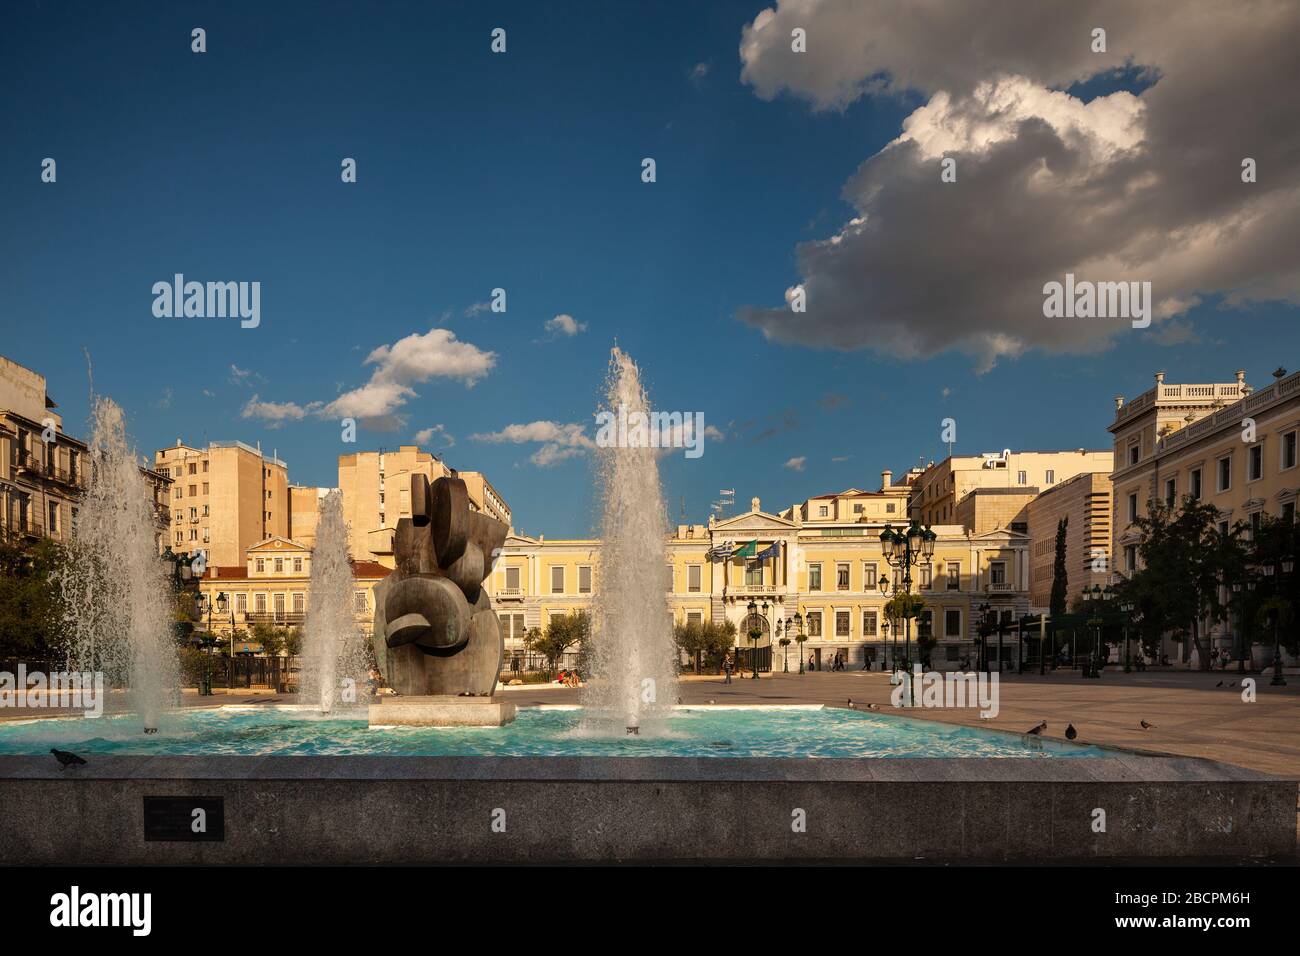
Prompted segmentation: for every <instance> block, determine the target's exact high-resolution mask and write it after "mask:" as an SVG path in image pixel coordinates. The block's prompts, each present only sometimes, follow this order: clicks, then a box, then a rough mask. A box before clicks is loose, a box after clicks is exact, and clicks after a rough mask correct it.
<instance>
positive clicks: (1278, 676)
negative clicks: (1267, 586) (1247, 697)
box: [1263, 558, 1295, 687]
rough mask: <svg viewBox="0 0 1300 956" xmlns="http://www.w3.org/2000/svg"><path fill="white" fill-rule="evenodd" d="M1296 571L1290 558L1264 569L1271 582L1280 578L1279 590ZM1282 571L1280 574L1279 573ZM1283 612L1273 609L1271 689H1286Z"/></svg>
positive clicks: (1270, 563)
mask: <svg viewBox="0 0 1300 956" xmlns="http://www.w3.org/2000/svg"><path fill="white" fill-rule="evenodd" d="M1294 569H1295V562H1294V561H1293V560H1291V559H1290V558H1283V559H1282V560H1281V561H1280V562H1278V563H1277V564H1274V563H1273V562H1269V563H1268V564H1265V565H1264V567H1263V571H1264V576H1265V577H1266V578H1269V579H1270V580H1271V579H1272V578H1273V576H1274V575H1275V574H1276V575H1277V577H1278V590H1279V591H1280V590H1281V589H1282V581H1281V579H1282V578H1289V577H1290V576H1291V572H1292V571H1293V570H1294ZM1279 570H1280V571H1281V573H1280V574H1279V573H1278V571H1279ZM1280 618H1281V610H1280V609H1279V608H1278V607H1274V608H1273V679H1272V680H1271V681H1269V686H1271V687H1285V686H1286V678H1285V677H1283V676H1282V642H1281V631H1280V628H1279V624H1280V623H1281V621H1280Z"/></svg>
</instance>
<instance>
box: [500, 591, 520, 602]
mask: <svg viewBox="0 0 1300 956" xmlns="http://www.w3.org/2000/svg"><path fill="white" fill-rule="evenodd" d="M496 596H497V598H498V599H500V600H503V601H522V600H523V599H524V589H523V588H498V589H497V592H496Z"/></svg>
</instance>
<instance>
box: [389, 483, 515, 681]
mask: <svg viewBox="0 0 1300 956" xmlns="http://www.w3.org/2000/svg"><path fill="white" fill-rule="evenodd" d="M508 531H509V528H507V526H506V525H504V524H502V523H501V522H500V521H497V520H496V519H494V518H489V517H488V516H487V515H484V514H479V513H477V512H474V511H471V510H470V506H469V496H468V494H466V491H465V482H463V481H461V480H460V479H459V478H447V477H444V478H439V479H438V480H436V481H435V482H433V484H432V485H431V484H429V480H428V479H427V478H425V477H424V475H413V476H411V517H409V518H402V519H400V520H399V521H398V522H397V531H396V533H395V536H394V539H393V552H394V554H395V556H396V559H397V569H396V570H395V571H394V572H393V573H392V574H390V575H389V576H388V577H387V578H386V579H385V580H384V581H382V582H381V583H380V584H379V585H378V586H376V588H375V628H374V648H375V657H376V659H377V663H378V666H379V670H380V672H381V673H382V674H384V676H385V678H386V679H387V681H388V685H389V686H390V687H392V688H393V690H395V691H397V693H398V694H402V695H406V696H431V695H451V696H475V697H481V696H489V695H491V694H492V692H493V690H494V689H495V688H496V684H497V679H498V678H499V677H500V675H501V662H502V656H503V653H504V646H505V645H504V642H503V641H502V639H501V624H500V622H499V621H498V620H497V616H496V612H495V611H493V610H492V603H491V601H490V600H489V598H488V595H487V592H486V591H485V590H484V589H483V580H484V579H485V578H486V577H487V575H488V574H489V573H490V572H491V570H492V561H493V558H494V556H495V555H496V554H498V553H499V552H500V549H501V546H502V545H503V544H504V543H505V540H506V534H507V532H508Z"/></svg>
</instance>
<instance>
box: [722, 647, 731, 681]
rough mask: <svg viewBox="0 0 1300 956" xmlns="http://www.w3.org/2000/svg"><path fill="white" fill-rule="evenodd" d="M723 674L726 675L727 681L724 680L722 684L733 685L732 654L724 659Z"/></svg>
mask: <svg viewBox="0 0 1300 956" xmlns="http://www.w3.org/2000/svg"><path fill="white" fill-rule="evenodd" d="M722 673H723V674H725V675H726V680H724V681H723V682H722V683H724V684H730V683H731V655H730V654H728V655H727V656H726V657H724V658H723V659H722Z"/></svg>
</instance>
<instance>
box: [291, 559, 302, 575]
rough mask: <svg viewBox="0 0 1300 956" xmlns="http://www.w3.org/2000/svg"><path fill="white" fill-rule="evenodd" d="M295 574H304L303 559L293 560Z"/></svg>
mask: <svg viewBox="0 0 1300 956" xmlns="http://www.w3.org/2000/svg"><path fill="white" fill-rule="evenodd" d="M293 573H294V574H302V558H294V559H293Z"/></svg>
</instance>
